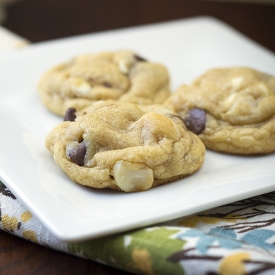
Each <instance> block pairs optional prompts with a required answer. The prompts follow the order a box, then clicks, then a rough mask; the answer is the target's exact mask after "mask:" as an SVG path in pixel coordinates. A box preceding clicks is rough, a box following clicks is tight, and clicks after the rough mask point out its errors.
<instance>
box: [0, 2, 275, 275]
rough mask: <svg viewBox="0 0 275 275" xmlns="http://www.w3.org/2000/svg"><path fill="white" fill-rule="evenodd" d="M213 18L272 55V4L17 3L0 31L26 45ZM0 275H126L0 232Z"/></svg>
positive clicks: (274, 21)
mask: <svg viewBox="0 0 275 275" xmlns="http://www.w3.org/2000/svg"><path fill="white" fill-rule="evenodd" d="M201 15H209V16H213V17H216V18H218V19H220V20H222V21H224V22H225V23H228V24H229V25H231V26H232V27H234V28H236V29H237V30H239V31H240V32H242V33H243V34H245V35H246V36H248V37H250V38H251V39H253V40H255V41H257V42H258V43H260V44H262V45H263V46H265V47H266V48H268V49H269V50H271V51H273V52H275V36H274V26H275V4H273V5H271V4H256V3H252V4H249V3H247V1H246V3H237V2H235V1H233V2H227V1H207V0H202V1H199V0H190V1H189V0H138V1H129V0H116V1H110V0H100V1H92V0H90V1H85V0H78V1H75V0H63V1H62V0H39V1H37V0H20V1H18V2H16V3H14V4H12V5H10V6H9V8H8V17H7V20H6V21H5V22H4V24H3V26H4V27H5V28H7V29H9V30H11V31H12V32H14V33H17V34H19V35H20V36H22V37H25V38H27V39H28V40H29V41H31V42H40V41H45V40H51V39H56V38H62V37H67V36H74V35H79V34H85V33H92V32H98V31H104V30H111V29H117V28H123V27H130V26H136V25H143V24H149V23H157V22H163V21H168V20H174V19H181V18H188V17H193V16H201ZM0 274H2V275H5V274H9V275H10V274H36V275H37V274H38V275H39V274H41V275H42V274H52V275H54V274H82V275H85V274H93V275H97V274H100V275H107V274H112V275H116V274H121V275H124V274H130V273H127V272H123V271H120V270H116V269H113V268H110V267H106V266H103V265H100V264H97V263H94V262H92V261H88V260H84V259H81V258H77V257H75V256H71V255H67V254H65V253H61V252H57V251H54V250H52V249H49V248H46V247H42V246H39V245H36V244H33V243H31V242H29V241H26V240H24V239H20V238H18V237H15V236H12V235H10V234H8V233H5V232H3V231H0Z"/></svg>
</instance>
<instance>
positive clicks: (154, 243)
mask: <svg viewBox="0 0 275 275" xmlns="http://www.w3.org/2000/svg"><path fill="white" fill-rule="evenodd" d="M0 228H1V229H2V230H4V231H7V232H9V233H12V234H15V235H17V236H19V237H22V238H25V239H28V240H30V241H33V242H36V243H38V244H41V245H45V246H48V247H51V248H53V249H56V250H60V251H64V252H67V253H70V254H73V255H75V256H78V257H84V258H87V259H90V260H93V261H97V262H99V263H103V264H106V265H110V266H113V267H115V268H118V269H122V270H125V271H128V272H132V273H133V274H146V275H159V274H160V275H161V274H165V275H169V274H173V275H177V274H186V275H193V274H194V275H195V274H196V275H198V274H205V275H206V274H207V275H210V274H211V275H214V274H219V275H223V274H224V275H230V274H232V275H233V274H234V275H239V274H242V275H245V274H251V275H252V274H262V275H269V274H270V275H271V274H275V192H272V193H269V194H265V195H261V196H257V197H253V198H249V199H245V200H242V201H238V202H235V203H232V204H228V205H224V206H220V207H217V208H214V209H211V210H208V211H205V212H202V213H199V214H196V215H193V216H190V217H185V218H180V219H177V220H173V221H169V222H166V223H162V224H159V225H156V226H151V227H146V228H142V229H137V230H133V231H130V232H123V233H120V234H117V235H113V236H107V237H103V238H99V239H95V240H88V241H83V242H77V243H67V242H64V241H61V240H59V239H57V238H56V237H55V236H53V235H52V234H51V233H50V232H49V231H47V229H46V228H44V227H43V225H41V224H40V222H39V221H38V220H37V219H36V218H35V217H33V216H32V214H31V212H29V211H28V210H27V209H25V208H24V206H23V205H22V204H21V203H20V202H19V201H18V200H17V199H16V198H15V196H14V195H13V194H12V193H11V192H10V191H9V189H8V188H7V187H6V186H5V185H4V184H3V183H1V182H0Z"/></svg>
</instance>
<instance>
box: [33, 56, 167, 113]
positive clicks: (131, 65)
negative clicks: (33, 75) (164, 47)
mask: <svg viewBox="0 0 275 275" xmlns="http://www.w3.org/2000/svg"><path fill="white" fill-rule="evenodd" d="M169 82H170V78H169V73H168V70H167V69H166V67H165V66H163V65H161V64H158V63H154V62H149V61H147V60H145V59H144V58H142V57H140V56H138V55H137V54H135V53H134V52H131V51H117V52H100V53H95V54H86V55H80V56H76V57H75V58H73V59H72V60H70V61H68V62H66V63H63V64H60V65H58V66H56V67H54V68H52V69H50V70H49V71H48V72H46V73H45V74H44V75H43V76H42V77H41V79H40V81H39V83H38V86H37V90H38V92H39V95H40V97H41V99H42V102H43V103H44V104H45V106H46V107H47V108H48V109H49V110H50V111H52V112H53V113H55V114H58V115H61V116H63V115H64V114H65V112H66V110H67V109H68V108H70V107H72V108H75V109H76V110H81V109H83V108H85V107H87V106H89V105H90V104H92V103H94V102H95V101H98V100H107V99H113V100H119V101H122V102H131V103H136V104H155V103H162V102H163V101H164V100H165V99H166V98H167V97H168V96H169V95H170V88H169V85H170V83H169Z"/></svg>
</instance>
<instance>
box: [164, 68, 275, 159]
mask: <svg viewBox="0 0 275 275" xmlns="http://www.w3.org/2000/svg"><path fill="white" fill-rule="evenodd" d="M164 105H166V106H168V107H173V108H175V111H176V112H177V113H178V114H179V115H180V116H181V117H183V119H184V121H185V124H186V126H187V128H188V129H189V130H190V131H192V132H194V133H196V134H197V135H198V136H199V137H200V138H201V140H202V141H203V142H204V144H205V146H206V147H207V148H209V149H212V150H215V151H220V152H225V153H233V154H244V155H247V154H264V153H270V152H273V151H274V150H275V78H274V77H273V76H271V75H268V74H266V73H263V72H259V71H257V70H254V69H251V68H244V67H231V68H218V69H211V70H209V71H207V72H206V73H205V74H203V75H202V76H200V77H198V78H197V79H195V80H194V82H193V83H192V84H191V85H182V86H181V87H179V88H178V90H177V91H176V93H175V94H173V95H171V97H170V98H169V99H168V100H167V101H166V102H165V103H164Z"/></svg>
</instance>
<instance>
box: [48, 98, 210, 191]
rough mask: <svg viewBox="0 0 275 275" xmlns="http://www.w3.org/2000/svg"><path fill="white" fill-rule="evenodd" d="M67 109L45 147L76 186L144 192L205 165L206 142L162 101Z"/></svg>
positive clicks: (101, 102) (99, 104)
mask: <svg viewBox="0 0 275 275" xmlns="http://www.w3.org/2000/svg"><path fill="white" fill-rule="evenodd" d="M70 113H71V115H70V116H68V115H67V118H68V117H70V119H69V120H67V119H65V120H66V121H64V122H62V123H61V124H60V125H58V126H56V127H55V128H54V129H53V130H52V131H51V132H50V133H49V134H48V136H47V138H46V147H47V148H48V150H49V151H50V152H51V153H52V155H53V158H54V160H55V162H56V163H57V164H58V165H59V166H60V167H61V169H62V170H63V171H64V172H65V173H66V174H67V175H68V176H69V177H70V178H71V179H72V180H73V181H75V182H77V183H79V184H82V185H86V186H90V187H94V188H111V189H117V190H122V191H124V192H135V191H144V190H148V189H150V188H153V187H155V186H158V185H161V184H164V183H168V182H171V181H174V180H176V179H179V178H183V177H185V176H188V175H191V174H193V173H194V172H195V171H197V170H198V169H199V168H200V167H201V165H202V164H203V161H204V154H205V146H204V144H203V143H202V142H201V140H200V139H199V138H198V137H197V136H196V135H195V134H193V133H192V132H190V131H188V130H187V129H186V128H185V125H184V123H183V121H182V119H181V118H180V117H179V116H177V115H176V114H175V113H173V112H172V111H171V110H170V109H168V108H165V107H163V106H161V105H153V106H140V107H139V106H137V105H135V104H132V103H119V102H112V101H109V102H108V101H107V102H104V101H99V102H97V103H95V104H94V105H93V106H90V107H89V108H87V109H86V110H82V111H79V112H75V110H73V109H71V110H70Z"/></svg>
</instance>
